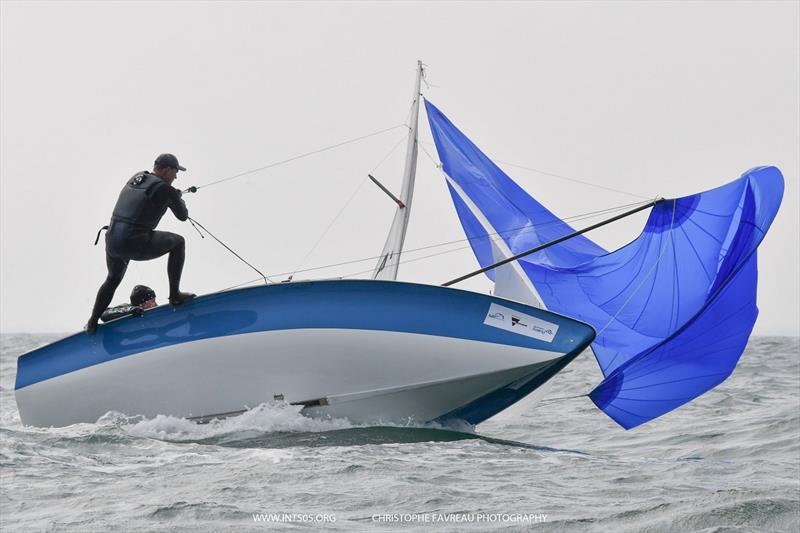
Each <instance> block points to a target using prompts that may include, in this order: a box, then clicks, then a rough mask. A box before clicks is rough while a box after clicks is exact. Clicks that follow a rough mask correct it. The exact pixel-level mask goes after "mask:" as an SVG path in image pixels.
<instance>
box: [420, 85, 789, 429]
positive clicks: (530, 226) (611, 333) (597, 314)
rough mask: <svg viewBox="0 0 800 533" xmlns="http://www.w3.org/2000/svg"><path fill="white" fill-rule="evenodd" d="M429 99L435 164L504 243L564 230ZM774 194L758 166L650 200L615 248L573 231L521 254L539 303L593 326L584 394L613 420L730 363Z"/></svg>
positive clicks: (484, 258)
mask: <svg viewBox="0 0 800 533" xmlns="http://www.w3.org/2000/svg"><path fill="white" fill-rule="evenodd" d="M426 109H427V111H428V119H429V122H430V125H431V131H432V132H433V137H434V141H435V142H436V148H437V150H438V153H439V159H440V160H441V161H442V166H443V170H444V171H445V173H446V174H447V176H449V177H450V179H452V180H453V181H454V182H455V183H457V184H458V186H459V187H460V189H461V190H462V191H463V192H464V194H465V195H466V196H468V197H469V199H470V201H471V202H472V204H473V205H474V206H475V209H477V210H479V211H480V212H481V213H482V214H483V215H484V216H485V218H486V219H487V220H488V221H489V222H490V224H491V226H492V227H493V228H496V230H497V231H498V232H499V235H500V236H502V239H503V240H504V241H505V243H506V244H507V246H508V248H509V249H510V250H511V251H512V252H514V253H519V252H521V251H523V250H525V249H532V248H535V247H536V246H538V245H541V244H544V243H546V242H549V241H555V240H557V239H558V238H559V237H563V236H564V235H567V234H569V233H571V232H572V231H573V229H572V228H571V227H570V226H569V225H568V224H567V223H565V222H564V221H562V220H560V219H559V218H558V217H556V216H555V215H554V214H553V213H552V212H550V211H549V210H548V209H546V208H545V207H544V206H543V205H542V204H540V203H539V202H537V201H536V200H535V199H534V198H532V197H531V196H530V195H528V194H527V193H526V192H525V191H523V190H522V189H521V188H520V187H519V186H518V185H517V184H516V183H514V182H513V180H512V179H511V178H510V177H509V176H507V175H506V174H505V173H504V172H503V171H502V170H501V169H500V168H499V167H497V165H495V164H494V163H493V162H491V160H489V158H488V157H486V156H485V155H484V154H483V153H482V152H481V151H480V150H479V149H478V148H477V147H476V146H475V145H474V144H473V143H472V142H471V141H470V140H469V139H467V138H466V136H464V134H463V133H461V132H460V131H459V130H458V129H457V128H456V127H455V126H454V125H453V124H452V123H451V122H450V121H449V120H448V119H447V117H445V116H444V115H443V114H442V113H441V111H439V110H438V109H437V108H436V107H435V106H434V105H433V104H431V103H430V102H428V101H426ZM782 195H783V176H782V175H781V173H780V171H779V170H778V169H777V168H775V167H757V168H754V169H751V170H749V171H748V172H746V173H744V174H743V175H742V176H741V177H740V178H738V179H737V180H734V181H733V182H731V183H729V184H727V185H723V186H721V187H718V188H716V189H713V190H710V191H705V192H702V193H699V194H694V195H690V196H686V197H682V198H675V199H671V200H667V201H665V202H662V203H660V204H657V205H656V206H655V207H653V208H652V210H651V212H650V215H649V217H648V220H647V222H646V224H645V227H644V229H643V230H642V232H641V234H640V235H639V236H638V237H637V238H636V239H634V240H633V241H632V242H630V243H628V244H627V245H626V246H623V247H622V248H620V249H618V250H613V251H610V252H609V251H606V250H604V249H603V248H602V247H600V246H599V245H597V244H596V243H594V242H592V241H591V240H589V239H588V238H586V237H584V236H582V235H581V236H579V237H575V238H573V239H569V240H567V241H564V242H560V243H558V244H556V245H554V246H551V247H550V248H548V249H547V250H545V251H543V252H537V253H534V254H531V255H529V256H525V257H523V258H520V259H519V261H518V263H519V265H520V268H521V270H522V271H523V272H524V274H525V275H526V276H527V277H528V279H529V280H530V281H531V283H532V285H533V286H534V287H535V289H536V290H537V294H538V295H539V297H540V298H541V299H542V301H543V302H544V304H545V305H546V306H547V308H548V309H550V310H553V311H556V312H559V313H563V314H565V315H568V316H571V317H573V318H576V319H578V320H582V321H584V322H587V323H589V324H591V325H592V326H593V327H594V328H595V329H596V331H597V333H598V334H597V337H596V339H595V341H594V343H593V344H592V348H593V351H594V353H595V357H596V359H597V361H598V364H599V366H600V368H601V370H602V372H603V375H604V376H605V379H604V380H603V381H602V382H601V383H600V384H599V385H598V386H597V387H596V388H595V389H594V390H593V391H592V393H591V394H590V397H591V399H592V400H593V401H594V403H595V404H596V405H597V406H598V407H599V408H600V409H602V410H603V411H604V412H605V413H606V414H608V415H609V416H610V417H611V418H613V419H614V420H615V421H616V422H617V423H619V424H620V425H622V426H623V427H625V428H632V427H636V426H637V425H639V424H642V423H644V422H646V421H648V420H652V419H653V418H656V417H658V416H661V415H663V414H665V413H667V412H669V411H671V410H673V409H675V408H677V407H679V406H680V405H683V404H684V403H686V402H687V401H690V400H691V399H693V398H696V397H697V396H699V395H701V394H703V393H704V392H706V391H708V390H710V389H711V388H713V387H715V386H716V385H718V384H719V383H721V382H722V381H724V379H725V378H727V376H729V375H730V373H731V372H732V371H733V369H734V368H735V366H736V362H737V361H738V359H739V357H740V356H741V354H742V352H743V351H744V348H745V346H746V344H747V339H748V338H749V335H750V333H751V331H752V328H753V325H754V324H755V320H756V317H757V315H758V309H757V307H756V285H757V264H756V261H757V260H756V248H757V247H758V245H759V244H760V242H761V240H762V239H763V238H764V236H765V235H766V232H767V230H768V229H769V226H770V224H771V223H772V220H773V219H774V218H775V216H776V214H777V211H778V208H779V206H780V203H781V199H782ZM454 202H455V203H456V211H457V213H458V214H459V218H460V219H461V222H462V226H463V227H464V231H465V233H466V234H467V236H468V237H469V238H470V243H471V244H472V248H473V251H474V253H475V255H476V257H477V258H478V261H479V263H481V266H487V265H488V264H491V262H492V257H491V254H490V253H489V252H490V250H489V248H488V247H487V246H486V243H483V242H482V241H481V235H480V233H479V231H480V228H479V227H477V226H476V225H475V224H472V223H470V222H469V221H468V220H467V219H466V217H464V214H463V209H462V208H460V206H459V205H458V202H456V199H455V198H454ZM520 248H522V249H520ZM487 275H488V276H489V277H490V278H492V277H493V276H492V274H490V273H489V272H487Z"/></svg>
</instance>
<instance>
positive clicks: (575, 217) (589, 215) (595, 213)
mask: <svg viewBox="0 0 800 533" xmlns="http://www.w3.org/2000/svg"><path fill="white" fill-rule="evenodd" d="M640 204H641V202H637V203H633V204H625V205H622V206H618V207H612V208H608V209H604V210H601V211H593V212H591V213H584V214H580V215H573V216H571V217H567V218H565V219H564V221H566V220H570V221H573V222H577V221H581V220H586V219H590V218H593V217H596V216H600V215H603V214H608V213H610V212H614V211H621V210H623V209H626V208H628V207H630V206H634V205H640ZM554 223H555V222H544V223H542V224H533V225H530V226H528V225H526V226H520V227H518V228H513V229H510V230H505V231H502V232H495V233H486V234H483V235H476V236H475V237H468V238H466V239H458V240H455V241H448V242H444V243H438V244H430V245H427V246H420V247H419V248H410V249H408V250H404V252H403V253H404V254H409V253H413V252H419V251H423V250H430V249H432V248H440V247H442V246H448V245H451V244H458V243H461V242H467V241H472V240H476V239H484V238H491V239H494V238H495V237H500V238H502V237H501V235H502V234H503V233H510V232H512V231H517V230H521V231H532V230H534V229H538V228H540V227H541V226H546V225H548V224H554ZM470 247H471V245H467V246H461V247H459V248H454V249H452V250H445V251H444V252H440V253H437V254H429V255H426V256H424V257H419V258H416V259H407V260H401V261H400V263H398V264H401V265H402V264H405V263H410V262H412V261H418V260H420V259H428V258H431V257H436V256H439V255H444V254H448V253H451V252H457V251H459V250H466V249H469V248H470ZM381 257H383V256H380V255H375V256H371V257H365V258H363V259H352V260H349V261H342V262H340V263H330V264H327V265H321V266H316V267H311V268H305V269H302V270H296V271H294V272H280V273H278V274H271V276H272V277H275V278H277V277H282V276H286V275H288V274H292V275H294V274H298V273H302V272H312V271H314V270H324V269H328V268H334V267H338V266H344V265H352V264H356V263H363V262H365V261H374V260H376V259H379V258H381ZM372 270H373V269H370V270H365V271H363V272H357V273H355V274H348V275H347V276H355V275H359V274H364V273H366V272H372ZM347 276H345V277H347ZM258 280H259V278H256V279H252V280H249V281H244V282H242V283H238V284H236V285H232V286H230V287H226V288H225V289H221V290H223V291H225V290H230V289H235V288H238V287H243V286H245V285H249V284H250V283H254V282H256V281H258Z"/></svg>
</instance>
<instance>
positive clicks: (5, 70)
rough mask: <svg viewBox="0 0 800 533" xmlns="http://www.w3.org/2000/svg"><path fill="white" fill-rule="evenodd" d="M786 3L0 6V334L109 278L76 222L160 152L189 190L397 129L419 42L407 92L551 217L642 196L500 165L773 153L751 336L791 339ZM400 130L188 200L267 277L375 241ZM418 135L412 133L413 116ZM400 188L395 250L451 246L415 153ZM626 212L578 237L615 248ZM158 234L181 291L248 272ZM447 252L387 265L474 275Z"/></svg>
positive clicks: (137, 270)
mask: <svg viewBox="0 0 800 533" xmlns="http://www.w3.org/2000/svg"><path fill="white" fill-rule="evenodd" d="M799 5H800V4H799V3H798V2H796V1H789V2H730V3H725V2H708V3H701V2H692V3H678V2H674V3H672V2H663V3H657V2H636V3H635V2H592V3H581V2H569V3H555V2H553V3H551V2H540V3H534V2H530V3H522V2H520V3H507V4H503V3H478V2H469V3H467V2H448V3H434V2H424V3H411V2H403V3H390V2H374V3H369V2H364V3H354V2H351V3H345V2H331V3H317V2H315V3H273V2H269V3H268V2H263V3H259V2H242V3H235V2H218V3H215V2H203V3H200V2H152V3H148V2H135V3H134V2H131V3H126V2H105V3H101V2H66V1H59V2H39V3H36V2H24V3H23V2H7V1H3V2H2V8H1V11H0V20H1V21H2V22H0V24H2V28H1V29H2V32H1V34H0V38H1V39H2V51H1V54H2V56H1V59H2V62H1V65H0V68H1V70H0V75H1V76H2V78H1V81H0V83H1V84H2V85H1V87H0V88H1V91H0V130H1V131H0V183H1V184H2V185H1V186H2V190H1V191H0V192H1V194H0V197H1V198H2V200H1V201H2V215H1V216H2V219H1V220H0V223H1V226H0V229H1V231H2V234H1V235H0V244H1V245H2V259H1V263H0V284H1V285H0V291H1V294H2V297H1V300H2V302H1V307H0V330H2V331H3V332H22V331H28V332H72V331H76V330H78V329H79V328H80V327H82V325H83V324H84V323H85V321H86V319H87V317H88V315H89V313H90V309H91V306H92V303H93V301H94V297H95V294H96V291H97V289H98V287H99V285H100V284H101V282H102V281H103V279H104V277H105V262H104V249H103V246H102V241H101V244H100V245H98V246H92V242H93V240H94V236H95V232H96V231H97V229H98V228H99V227H100V226H102V225H104V224H107V223H108V218H109V216H110V214H111V210H112V208H113V206H114V202H115V201H116V198H117V195H118V193H119V190H120V188H121V186H122V185H123V184H124V183H125V181H126V180H127V179H128V178H129V177H130V176H131V175H132V174H133V173H135V172H136V171H139V170H143V169H147V168H151V166H152V162H153V159H154V158H155V156H156V155H157V154H159V153H161V152H173V153H175V154H176V155H177V156H178V158H179V159H180V161H181V163H182V164H183V165H184V166H186V167H188V169H189V171H188V172H186V173H182V174H181V176H180V179H179V181H178V182H176V186H181V187H187V186H189V185H202V184H204V183H209V182H211V181H213V180H216V179H219V178H224V177H227V176H232V175H235V174H238V173H241V172H244V171H247V170H251V169H254V168H258V167H263V166H265V165H269V164H271V163H273V162H277V161H281V160H284V159H287V158H291V157H293V156H296V155H298V154H302V153H306V152H309V151H313V150H317V149H319V148H323V147H326V146H330V145H332V144H336V143H338V142H341V141H344V140H347V139H351V138H354V137H358V136H361V135H366V134H369V133H372V132H375V131H378V130H382V129H385V128H389V127H392V126H395V125H398V124H401V123H402V122H403V121H404V120H405V119H406V116H407V113H408V110H409V105H410V103H411V97H412V89H413V81H414V70H415V66H416V61H417V59H421V60H423V61H424V62H425V63H426V64H427V65H428V70H427V72H428V81H429V83H430V84H431V86H430V87H427V88H423V91H424V92H425V95H426V97H427V98H428V99H430V100H431V101H432V102H433V103H435V104H436V105H437V106H438V107H439V108H440V109H441V110H442V111H443V112H444V113H445V114H447V115H448V116H449V118H450V119H451V120H452V121H453V122H454V123H455V124H456V125H457V126H459V128H460V129H461V130H462V131H464V132H465V133H466V134H467V135H468V136H469V137H470V138H471V139H472V140H473V141H474V142H475V143H476V144H477V145H478V146H480V147H481V148H482V149H483V150H484V151H485V152H486V153H487V154H488V155H489V156H490V157H492V158H494V159H495V160H498V161H502V162H504V164H503V165H502V166H503V167H504V168H505V169H506V170H507V172H508V173H509V174H510V175H511V176H512V177H513V178H514V179H515V180H516V181H518V182H519V183H520V184H521V185H522V186H523V187H524V188H526V190H528V191H529V192H531V193H532V194H533V195H534V196H535V197H536V198H537V199H539V200H540V201H542V202H543V203H544V204H545V205H547V206H548V207H549V208H550V209H551V210H552V211H554V212H555V213H557V214H559V215H561V216H563V217H567V216H572V215H578V214H581V213H585V212H589V211H595V210H598V209H603V208H607V207H614V206H618V205H622V204H627V203H630V202H633V201H637V198H636V197H633V196H630V195H626V194H623V193H620V192H613V191H608V190H605V189H600V188H592V187H588V186H583V185H579V184H577V183H575V182H571V181H567V180H564V179H559V178H556V177H553V176H551V175H549V174H543V173H541V172H536V171H533V170H527V169H523V168H519V167H516V166H510V165H509V164H515V165H521V166H523V167H528V168H531V169H538V170H541V171H545V172H548V173H553V174H559V175H562V176H567V177H571V178H577V179H580V180H584V181H589V182H592V183H595V184H598V185H601V186H603V187H608V188H611V189H617V190H620V191H625V192H627V193H630V194H635V195H640V196H646V197H653V196H656V195H661V196H665V197H676V196H683V195H687V194H691V193H694V192H699V191H702V190H706V189H709V188H713V187H716V186H718V185H722V184H724V183H727V182H729V181H731V180H733V179H735V178H737V177H738V176H740V175H741V174H742V173H743V172H744V171H746V170H748V169H749V168H751V167H754V166H758V165H776V166H778V167H779V168H780V169H781V170H782V172H783V174H784V177H785V179H786V194H785V197H784V202H783V206H782V208H781V212H780V213H779V214H778V217H777V220H776V221H775V223H774V225H773V227H772V230H771V231H770V234H769V235H768V236H767V239H766V240H765V242H764V243H763V245H762V247H761V249H760V251H759V271H760V279H759V308H760V309H761V314H760V317H759V319H758V322H757V324H756V330H755V331H756V334H762V335H767V334H784V335H798V334H800V331H799V330H800V317H799V316H798V312H799V309H800V304H799V301H800V296H799V294H800V288H799V287H798V283H799V280H800V273H799V272H798V270H799V268H800V267H798V265H800V253H799V252H798V249H799V248H800V244H799V242H798V241H799V237H798V235H800V224H799V220H800V217H799V216H798V172H800V27H799V26H800V22H798V21H799V20H800V8H799V7H798V6H799ZM403 137H404V132H403V130H402V129H394V130H391V131H389V132H387V133H384V134H381V135H377V136H375V137H371V138H369V139H367V140H364V141H361V142H358V143H353V144H349V145H346V146H345V147H342V148H340V149H337V150H332V151H329V152H324V153H321V154H318V155H314V156H310V157H306V158H303V159H299V160H297V161H294V162H292V163H290V164H286V165H281V166H277V167H274V168H272V169H269V170H265V171H262V172H258V173H254V174H251V175H248V176H246V177H243V178H240V179H236V180H232V181H230V182H227V183H224V184H220V185H217V186H214V187H209V188H207V189H201V190H200V192H198V193H197V194H195V195H191V196H188V197H187V203H188V205H189V209H190V213H191V215H192V216H193V217H194V218H196V219H197V220H198V221H200V222H201V223H202V224H204V225H205V226H206V227H207V228H208V229H209V230H211V231H212V232H214V233H215V234H216V235H218V236H219V237H220V238H222V239H223V240H224V241H225V242H226V243H227V244H229V245H230V246H231V247H233V248H234V249H235V250H237V251H238V252H239V253H240V254H241V255H243V256H244V257H245V258H246V259H248V260H249V261H250V262H251V263H253V264H255V265H256V266H258V267H259V268H261V269H262V270H263V271H265V272H266V273H267V274H279V273H283V272H292V271H295V270H297V269H302V268H309V267H314V266H318V265H326V264H331V263H337V262H342V261H348V260H353V259H361V258H367V257H371V256H375V255H377V254H378V253H379V252H380V250H381V248H382V246H383V242H384V239H385V235H386V233H387V231H388V229H389V225H390V223H391V218H392V216H393V209H394V204H393V203H392V202H391V201H390V200H389V199H388V198H387V197H386V196H385V195H383V193H381V192H380V191H379V190H378V189H377V188H375V187H374V186H373V185H372V184H371V183H369V182H368V181H367V180H366V175H367V173H368V172H370V171H374V172H373V173H374V174H375V175H376V176H377V177H378V178H379V179H381V180H382V181H383V182H384V183H385V184H386V185H387V186H388V187H390V188H391V189H393V190H398V189H399V184H400V180H401V174H402V160H403V151H404V148H405V146H404V144H402V139H403ZM420 139H421V141H422V142H423V143H430V142H431V137H430V132H429V129H428V126H427V118H426V117H425V114H424V111H423V112H421V114H420ZM398 142H400V143H401V145H400V146H399V147H398V148H397V149H396V150H395V151H394V152H392V153H391V155H390V156H389V157H388V158H387V159H386V161H385V162H383V163H382V164H381V165H380V166H379V167H378V168H377V169H376V168H375V166H376V165H377V164H378V163H379V162H380V161H381V160H382V159H383V158H384V157H385V156H386V155H387V153H390V150H391V149H392V147H394V146H395V145H397V143H398ZM423 146H424V147H426V148H427V149H428V150H429V151H430V152H431V153H435V149H434V148H433V147H432V146H430V145H425V144H423ZM417 184H418V186H417V192H416V194H415V196H414V200H415V202H414V206H413V215H412V220H411V225H410V227H409V232H408V238H407V241H406V247H407V249H416V248H420V247H426V246H429V245H434V244H437V243H442V242H446V241H453V240H458V239H463V232H462V230H461V228H460V225H459V223H458V221H457V218H456V216H455V212H454V209H453V206H452V203H451V201H450V199H449V196H448V194H447V191H446V187H445V184H444V181H443V179H442V176H441V175H440V174H439V173H438V171H437V170H436V169H435V167H434V166H433V164H432V163H431V162H430V161H429V160H428V158H427V157H426V156H425V154H424V153H423V152H421V153H420V160H419V166H418V174H417ZM348 200H350V202H349V204H347V208H346V209H345V210H344V211H342V212H341V215H340V216H339V217H338V218H336V220H335V223H334V224H333V225H332V226H330V228H329V230H328V232H327V233H326V234H325V235H324V238H322V239H321V240H320V237H322V236H323V232H325V230H326V228H328V227H329V224H330V223H331V221H332V220H334V218H335V217H336V216H337V214H338V213H339V212H340V210H341V208H342V206H343V205H345V203H347V202H348ZM644 219H645V215H642V216H640V217H635V218H632V219H629V220H626V221H624V222H622V223H619V224H615V225H613V227H610V228H604V229H603V230H601V231H599V232H597V233H595V234H593V238H594V239H595V240H597V241H598V242H599V243H600V244H602V245H604V246H605V247H616V246H619V245H622V244H624V243H626V242H628V241H630V240H632V239H633V238H635V237H636V235H637V234H638V232H639V230H640V229H641V227H642V224H643V223H644ZM161 228H162V229H166V230H171V231H177V232H180V233H181V234H183V235H184V236H185V237H186V239H187V261H186V267H185V270H184V281H183V288H184V289H185V290H191V291H194V292H197V293H206V292H212V291H215V290H219V289H222V288H225V287H229V286H231V285H234V284H237V283H240V282H243V281H247V280H251V279H253V278H254V277H255V276H254V273H253V272H252V271H250V270H249V269H248V268H247V267H246V266H245V265H243V264H241V263H240V262H238V261H237V260H236V259H235V258H233V257H232V256H231V255H230V254H228V252H226V251H225V250H224V249H223V248H222V247H220V246H219V245H218V244H216V243H215V242H214V241H212V240H211V239H209V238H206V239H201V238H200V236H199V235H198V234H197V233H196V232H195V231H194V230H193V229H192V228H191V227H190V226H189V225H187V224H186V223H180V222H178V221H177V220H175V219H174V218H173V217H172V216H171V215H170V214H167V215H166V216H165V218H164V221H163V222H162V224H161ZM317 241H320V243H319V245H318V246H316V247H314V244H315V243H316V242H317ZM461 246H463V243H461V244H455V245H450V246H445V247H441V248H434V249H428V250H424V251H420V252H410V253H408V254H406V259H414V258H417V257H421V256H424V255H430V254H432V253H436V252H441V251H448V250H456V251H453V252H451V253H446V254H443V255H438V256H436V257H432V258H428V259H425V260H420V261H415V262H411V263H408V264H405V265H401V267H400V276H399V277H400V279H403V280H409V281H419V282H425V283H442V282H444V281H446V280H448V279H449V278H452V277H454V276H456V275H459V274H462V273H465V272H468V271H470V270H472V269H474V268H475V267H476V266H477V263H476V261H475V259H474V257H473V255H472V252H471V251H470V250H469V249H462V250H457V248H459V247H461ZM373 266H374V261H366V262H363V263H357V264H350V265H345V266H340V267H336V268H332V269H328V270H321V271H312V272H308V273H299V274H297V275H296V277H295V279H300V278H310V277H322V276H340V275H348V274H353V273H356V272H359V271H362V270H369V269H371V268H372V267H373ZM283 277H285V276H283ZM139 283H143V284H147V285H150V286H152V287H154V288H155V289H156V292H157V293H158V294H159V295H160V296H161V297H162V301H164V300H165V297H166V295H167V277H166V258H162V259H158V260H155V261H151V262H146V263H131V267H130V268H129V269H128V273H127V275H126V277H125V280H124V281H123V283H122V285H121V286H120V288H119V290H118V291H117V295H116V297H115V299H114V302H115V303H117V302H120V303H121V302H123V301H125V300H126V299H127V297H128V294H129V293H130V290H131V288H132V287H133V285H135V284H139ZM460 286H461V287H463V288H468V289H474V290H479V291H487V290H488V289H489V287H490V285H489V283H488V281H487V280H486V279H485V278H481V279H478V278H475V279H473V280H470V281H468V282H465V283H463V284H461V285H460Z"/></svg>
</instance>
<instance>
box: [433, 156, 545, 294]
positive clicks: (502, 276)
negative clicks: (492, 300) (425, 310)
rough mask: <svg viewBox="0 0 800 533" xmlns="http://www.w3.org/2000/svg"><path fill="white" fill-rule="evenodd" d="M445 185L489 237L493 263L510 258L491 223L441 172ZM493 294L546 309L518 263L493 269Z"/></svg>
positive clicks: (510, 252) (504, 244)
mask: <svg viewBox="0 0 800 533" xmlns="http://www.w3.org/2000/svg"><path fill="white" fill-rule="evenodd" d="M442 174H444V177H445V179H446V180H447V183H448V184H449V185H450V187H451V188H452V189H453V190H454V191H455V192H456V194H458V196H459V197H460V198H461V201H462V202H464V204H465V205H466V206H467V208H469V210H470V212H471V213H472V215H473V216H474V217H475V218H476V219H477V221H478V222H479V223H480V225H481V227H482V228H483V230H484V231H485V232H486V235H489V236H490V237H489V242H490V243H491V246H492V257H493V260H494V262H495V263H497V262H499V261H502V260H504V259H508V258H509V257H512V256H513V255H514V253H513V252H512V251H511V249H510V248H509V247H508V245H507V244H506V243H505V241H503V239H501V238H499V236H498V234H497V230H495V228H494V226H492V224H491V222H489V220H488V219H487V218H486V216H484V214H483V213H482V212H481V210H480V209H478V206H476V205H475V203H474V202H473V201H472V199H471V198H470V197H469V196H467V195H466V193H465V192H464V190H463V189H462V188H461V186H460V185H459V184H458V183H456V182H455V180H453V178H451V177H450V176H448V175H447V173H446V172H444V170H442ZM494 280H495V281H494V294H495V296H500V297H501V298H508V299H509V300H516V301H518V302H522V303H526V304H528V305H532V306H533V307H538V308H539V309H546V307H545V305H544V303H543V302H542V298H541V296H539V292H538V291H537V290H536V287H535V286H534V285H533V283H531V280H530V278H528V276H526V275H525V272H523V271H522V267H521V266H520V264H519V261H511V262H510V263H507V264H505V265H503V266H500V267H497V268H495V269H494Z"/></svg>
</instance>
